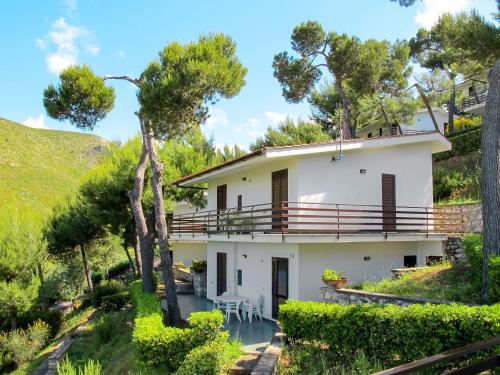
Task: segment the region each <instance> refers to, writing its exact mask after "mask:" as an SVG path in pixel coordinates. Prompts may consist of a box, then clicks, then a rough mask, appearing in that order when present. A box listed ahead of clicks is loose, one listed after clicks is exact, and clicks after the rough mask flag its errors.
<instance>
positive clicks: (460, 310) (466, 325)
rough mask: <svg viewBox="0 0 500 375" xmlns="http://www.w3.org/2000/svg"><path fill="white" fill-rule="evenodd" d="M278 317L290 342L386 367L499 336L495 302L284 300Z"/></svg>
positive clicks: (499, 309) (499, 320)
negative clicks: (319, 346) (398, 303)
mask: <svg viewBox="0 0 500 375" xmlns="http://www.w3.org/2000/svg"><path fill="white" fill-rule="evenodd" d="M279 321H280V323H281V325H282V327H283V331H284V332H285V333H286V335H287V336H288V338H289V339H290V340H292V342H294V341H302V340H306V341H314V342H316V341H319V342H321V343H324V344H327V345H328V346H329V347H330V350H335V351H338V352H339V353H344V354H347V355H352V354H354V353H355V352H356V351H358V350H362V351H363V352H364V353H365V354H366V355H367V356H368V357H369V358H372V359H373V360H377V361H381V362H382V364H384V365H386V366H393V365H397V364H400V363H406V362H410V361H413V360H416V359H421V358H424V357H428V356H431V355H434V354H437V353H441V352H445V351H448V350H452V349H455V348H458V347H461V346H465V345H467V344H471V343H474V342H478V341H482V340H485V339H488V338H491V337H493V336H496V335H499V334H500V305H494V306H477V307H471V306H464V305H412V306H409V307H399V306H395V305H387V306H379V305H337V304H330V303H321V302H304V301H288V302H287V303H286V304H284V305H281V306H280V313H279Z"/></svg>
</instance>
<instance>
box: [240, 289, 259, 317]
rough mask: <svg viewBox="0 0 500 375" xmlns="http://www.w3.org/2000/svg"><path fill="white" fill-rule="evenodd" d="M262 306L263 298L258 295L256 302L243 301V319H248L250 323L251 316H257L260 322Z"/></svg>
mask: <svg viewBox="0 0 500 375" xmlns="http://www.w3.org/2000/svg"><path fill="white" fill-rule="evenodd" d="M263 306H264V297H262V295H261V294H260V295H259V297H258V298H257V300H253V299H252V300H251V299H246V300H244V301H243V306H242V311H243V313H244V314H246V315H243V316H244V317H248V320H250V323H252V318H253V316H257V317H258V318H259V319H260V321H261V322H262V307H263Z"/></svg>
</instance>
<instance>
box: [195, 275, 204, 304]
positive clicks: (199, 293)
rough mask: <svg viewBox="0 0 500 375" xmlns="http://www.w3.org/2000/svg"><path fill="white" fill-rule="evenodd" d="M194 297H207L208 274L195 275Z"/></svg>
mask: <svg viewBox="0 0 500 375" xmlns="http://www.w3.org/2000/svg"><path fill="white" fill-rule="evenodd" d="M193 287H194V295H195V296H196V297H200V298H205V297H206V296H207V274H206V273H195V274H194V279H193Z"/></svg>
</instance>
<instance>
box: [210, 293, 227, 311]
mask: <svg viewBox="0 0 500 375" xmlns="http://www.w3.org/2000/svg"><path fill="white" fill-rule="evenodd" d="M228 294H229V293H228V292H223V293H222V294H221V295H220V296H217V297H215V298H214V305H213V307H212V310H213V309H215V308H216V307H217V308H218V309H222V310H224V309H225V308H226V302H225V301H221V300H220V298H219V297H222V296H227V295H228Z"/></svg>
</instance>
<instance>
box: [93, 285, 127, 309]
mask: <svg viewBox="0 0 500 375" xmlns="http://www.w3.org/2000/svg"><path fill="white" fill-rule="evenodd" d="M122 291H123V285H122V284H120V283H119V282H118V281H115V280H110V281H107V282H105V283H102V284H99V285H97V286H96V287H94V294H93V295H92V303H93V305H94V306H95V307H101V304H102V298H103V297H105V296H110V295H113V294H118V293H120V292H122Z"/></svg>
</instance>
